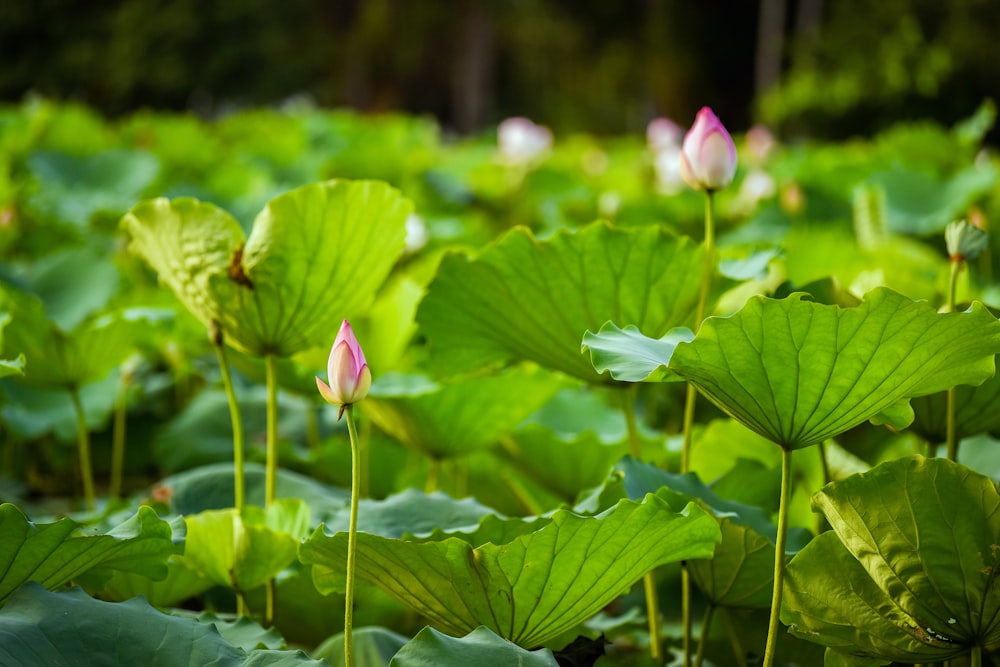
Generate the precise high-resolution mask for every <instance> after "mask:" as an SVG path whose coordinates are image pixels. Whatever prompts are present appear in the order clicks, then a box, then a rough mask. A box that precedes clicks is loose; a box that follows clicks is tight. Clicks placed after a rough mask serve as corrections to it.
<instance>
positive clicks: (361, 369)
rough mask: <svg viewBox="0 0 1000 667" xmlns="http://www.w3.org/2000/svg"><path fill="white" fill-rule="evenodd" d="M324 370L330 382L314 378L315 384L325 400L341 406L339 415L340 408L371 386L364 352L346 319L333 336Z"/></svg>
mask: <svg viewBox="0 0 1000 667" xmlns="http://www.w3.org/2000/svg"><path fill="white" fill-rule="evenodd" d="M326 372H327V379H328V380H329V382H330V384H327V383H326V382H323V381H322V380H321V379H319V377H317V378H316V387H317V388H319V393H320V394H321V395H322V396H323V398H324V399H325V400H326V401H327V402H328V403H332V404H334V405H339V406H341V410H340V411H341V414H343V411H344V410H343V408H344V407H346V406H348V405H353V404H354V403H357V402H358V401H360V400H361V399H362V398H364V397H365V396H367V395H368V389H369V388H371V386H372V373H371V371H370V370H368V362H367V361H365V353H364V352H362V351H361V345H360V344H358V339H357V338H355V337H354V330H353V329H351V325H350V323H348V321H347V320H344V323H343V324H341V325H340V331H339V332H338V333H337V338H336V339H335V340H334V341H333V349H331V350H330V360H329V361H328V362H327V365H326Z"/></svg>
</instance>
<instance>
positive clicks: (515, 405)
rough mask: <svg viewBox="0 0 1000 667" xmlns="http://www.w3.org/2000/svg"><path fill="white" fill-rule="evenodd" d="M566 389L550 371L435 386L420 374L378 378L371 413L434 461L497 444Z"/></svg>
mask: <svg viewBox="0 0 1000 667" xmlns="http://www.w3.org/2000/svg"><path fill="white" fill-rule="evenodd" d="M564 386H565V381H564V379H563V378H561V377H559V376H557V375H554V374H552V373H549V372H547V371H545V370H544V369H531V370H519V369H513V370H509V371H505V372H503V373H499V374H495V375H486V376H479V377H468V378H461V379H458V380H454V381H449V382H444V383H435V382H432V381H430V380H429V379H428V378H426V377H425V376H420V375H389V376H384V377H383V378H379V379H376V381H375V383H374V384H373V385H372V389H371V392H370V393H369V395H368V397H367V398H366V399H365V402H364V408H363V409H364V411H365V414H367V415H369V416H370V417H371V419H372V421H373V422H374V423H375V424H376V425H377V426H378V427H379V428H380V429H382V430H383V431H385V432H386V433H388V434H389V435H391V436H393V437H394V438H396V439H397V440H399V441H400V442H402V443H403V444H405V445H407V446H408V447H412V448H413V449H415V450H417V451H419V452H422V453H424V454H427V455H429V456H432V457H434V458H449V457H455V456H461V455H462V454H467V453H469V452H472V451H475V450H477V449H483V448H487V447H490V446H492V445H493V444H495V443H496V442H497V440H499V439H500V438H501V437H503V436H504V435H506V434H507V433H509V432H510V431H512V430H513V429H514V428H515V427H516V426H517V425H518V424H520V423H521V422H522V421H523V420H524V418H525V417H527V416H528V415H530V414H531V413H532V412H534V411H535V410H537V409H538V408H539V407H541V406H542V405H543V404H544V403H545V402H546V401H547V400H549V399H550V398H552V396H553V395H554V394H555V393H556V392H557V391H559V389H561V388H563V387H564Z"/></svg>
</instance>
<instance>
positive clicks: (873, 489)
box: [782, 457, 1000, 662]
mask: <svg viewBox="0 0 1000 667" xmlns="http://www.w3.org/2000/svg"><path fill="white" fill-rule="evenodd" d="M815 504H816V506H817V507H818V508H819V509H821V510H822V511H823V513H824V514H825V515H826V518H827V521H829V523H830V525H831V527H832V528H833V531H831V532H827V533H824V534H822V535H820V536H819V537H818V538H816V539H815V540H814V541H813V542H812V543H810V544H809V545H808V546H807V547H806V548H805V549H803V550H802V551H801V552H800V553H799V554H798V555H797V556H795V557H794V558H793V559H792V561H791V562H790V563H789V565H788V571H787V575H786V576H787V579H786V586H785V603H784V607H783V612H782V620H783V621H784V622H785V623H787V624H788V625H789V626H790V627H791V630H792V632H793V633H795V634H798V635H799V636H801V637H803V638H805V639H809V640H810V641H815V642H818V643H821V644H825V645H827V646H830V647H832V648H835V649H837V650H839V651H844V652H857V653H860V654H863V655H868V656H871V657H878V658H884V659H889V660H897V661H901V662H939V661H942V660H948V659H950V658H953V657H956V656H959V655H963V654H965V653H967V652H968V651H969V650H970V649H971V647H972V646H973V645H976V644H978V645H980V646H982V647H984V648H986V649H987V650H993V649H995V648H997V647H998V646H1000V587H998V586H997V585H996V582H997V575H998V574H1000V546H998V545H1000V493H998V490H997V487H996V485H995V484H994V483H993V482H992V481H991V480H990V479H989V478H987V477H984V476H982V475H979V474H977V473H975V472H973V471H971V470H969V469H968V468H966V467H964V466H962V465H959V464H957V463H953V462H951V461H946V460H943V459H924V458H922V457H908V458H905V459H899V460H896V461H891V462H888V463H883V464H881V465H879V466H877V467H876V468H873V469H872V470H871V471H869V472H866V473H862V474H857V475H852V476H851V477H848V478H846V479H844V480H842V481H840V482H836V483H834V484H831V485H829V486H826V487H824V488H823V489H822V490H821V491H819V492H818V493H817V494H816V496H815Z"/></svg>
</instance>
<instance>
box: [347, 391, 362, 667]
mask: <svg viewBox="0 0 1000 667" xmlns="http://www.w3.org/2000/svg"><path fill="white" fill-rule="evenodd" d="M344 408H345V409H344V415H345V416H346V417H347V432H348V433H349V434H350V437H351V519H350V523H349V525H348V529H347V587H346V599H345V602H344V665H345V667H352V666H353V665H354V663H353V661H352V652H353V648H354V646H353V645H354V641H353V637H352V634H351V632H352V631H351V627H352V625H353V623H354V567H355V559H356V557H357V550H358V491H359V487H360V485H361V451H360V450H361V447H360V443H359V442H358V430H357V427H356V426H355V425H354V411H353V406H351V405H347V406H344Z"/></svg>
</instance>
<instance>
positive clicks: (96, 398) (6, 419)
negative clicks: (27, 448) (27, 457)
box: [0, 370, 121, 443]
mask: <svg viewBox="0 0 1000 667" xmlns="http://www.w3.org/2000/svg"><path fill="white" fill-rule="evenodd" d="M2 386H3V392H4V398H5V403H4V406H3V409H2V411H0V414H2V416H3V424H4V428H5V429H6V430H7V431H8V432H9V433H10V434H11V435H14V436H15V437H18V438H24V439H26V440H31V439H34V438H38V437H41V436H43V435H46V434H49V433H52V434H54V435H55V437H56V439H57V440H58V441H60V442H66V443H75V442H76V439H77V437H79V433H78V430H77V429H78V428H79V423H78V421H77V415H76V408H75V407H74V406H73V399H72V398H71V397H70V394H69V392H67V391H66V390H65V389H48V388H44V387H34V386H31V385H30V384H27V383H26V382H22V381H20V380H19V379H10V380H6V381H3V382H2ZM120 389H121V374H120V373H119V372H118V371H117V370H114V371H112V372H110V373H108V375H107V377H105V378H103V379H101V380H98V381H97V382H88V383H87V384H85V385H83V386H82V387H80V403H81V404H82V405H83V413H84V416H85V417H86V419H87V425H88V426H89V427H90V429H91V430H99V429H101V428H103V426H105V425H107V423H108V420H109V418H110V416H111V412H112V410H114V406H115V401H116V398H117V396H118V392H119V391H120Z"/></svg>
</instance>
